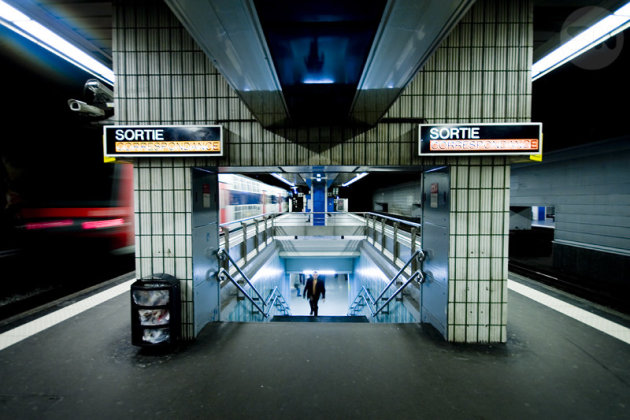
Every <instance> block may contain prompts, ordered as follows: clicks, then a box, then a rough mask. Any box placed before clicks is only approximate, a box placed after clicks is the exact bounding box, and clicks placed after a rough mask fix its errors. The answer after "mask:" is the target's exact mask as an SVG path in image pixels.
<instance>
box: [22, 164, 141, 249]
mask: <svg viewBox="0 0 630 420" xmlns="http://www.w3.org/2000/svg"><path fill="white" fill-rule="evenodd" d="M72 168H74V169H77V167H76V166H72ZM57 172H58V173H56V174H54V175H53V174H51V175H50V176H49V177H48V178H49V179H48V180H46V179H41V178H42V177H40V176H38V177H37V179H38V181H34V180H31V181H30V182H29V183H28V184H30V185H29V188H28V189H27V190H26V193H25V194H24V196H23V200H24V202H23V203H22V205H21V206H20V210H19V213H18V220H17V221H16V223H17V226H18V227H19V228H21V229H20V230H21V231H22V232H23V233H24V235H22V237H21V239H22V240H23V242H24V243H22V244H21V247H22V248H23V249H26V248H34V247H37V248H38V249H49V250H50V251H51V252H64V250H65V252H77V251H78V252H81V253H92V254H95V253H99V252H107V253H110V254H114V255H128V254H133V253H134V228H133V218H134V214H133V167H132V166H131V165H129V164H120V165H118V164H117V165H112V164H107V165H102V167H95V168H91V169H90V170H89V172H78V173H82V174H84V176H85V177H81V176H76V173H72V172H68V173H64V172H63V171H62V170H59V171H57ZM43 178H46V177H43ZM38 185H40V187H37V186H38Z"/></svg>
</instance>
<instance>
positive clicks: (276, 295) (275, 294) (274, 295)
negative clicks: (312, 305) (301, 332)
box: [264, 287, 291, 318]
mask: <svg viewBox="0 0 630 420" xmlns="http://www.w3.org/2000/svg"><path fill="white" fill-rule="evenodd" d="M277 300H280V306H281V307H282V308H281V310H282V312H283V313H284V314H285V315H286V314H288V315H291V310H290V307H289V305H288V304H287V301H286V300H285V299H284V296H282V293H280V291H279V290H278V287H274V289H273V290H272V291H271V294H270V295H269V298H268V299H267V302H265V304H266V306H267V307H268V308H269V309H267V312H266V314H264V315H265V318H266V317H268V316H269V313H270V312H271V308H273V305H275V304H276V301H277Z"/></svg>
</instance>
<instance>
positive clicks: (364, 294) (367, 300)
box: [348, 286, 376, 316]
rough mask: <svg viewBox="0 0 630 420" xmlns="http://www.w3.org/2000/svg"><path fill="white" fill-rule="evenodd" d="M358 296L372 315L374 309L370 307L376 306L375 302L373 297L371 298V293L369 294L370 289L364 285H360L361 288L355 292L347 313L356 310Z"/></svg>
mask: <svg viewBox="0 0 630 420" xmlns="http://www.w3.org/2000/svg"><path fill="white" fill-rule="evenodd" d="M366 297H367V298H366ZM359 298H361V299H363V300H364V301H365V304H366V306H367V307H368V309H369V310H370V312H371V313H372V316H374V310H373V309H372V306H374V307H376V302H374V299H372V295H371V294H370V291H369V290H368V289H366V288H365V286H361V290H360V291H359V293H358V294H357V297H355V298H354V301H353V302H352V305H350V308H349V309H348V315H350V314H352V312H354V311H355V310H356V306H357V305H358V304H359V302H358V300H359Z"/></svg>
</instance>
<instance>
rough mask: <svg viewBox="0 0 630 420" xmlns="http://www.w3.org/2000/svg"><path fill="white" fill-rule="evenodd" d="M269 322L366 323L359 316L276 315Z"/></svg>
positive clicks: (364, 318) (366, 320) (362, 317)
mask: <svg viewBox="0 0 630 420" xmlns="http://www.w3.org/2000/svg"><path fill="white" fill-rule="evenodd" d="M271 322H357V323H367V322H370V321H368V319H367V317H365V316H363V315H361V316H329V315H322V316H308V315H276V316H274V317H273V318H271Z"/></svg>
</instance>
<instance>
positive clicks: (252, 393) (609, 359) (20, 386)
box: [0, 275, 630, 419]
mask: <svg viewBox="0 0 630 420" xmlns="http://www.w3.org/2000/svg"><path fill="white" fill-rule="evenodd" d="M510 278H511V279H512V282H511V283H512V286H511V287H510V289H511V290H510V293H509V308H508V310H509V321H508V335H509V337H508V340H507V343H506V344H500V345H479V344H475V345H456V344H452V343H447V342H445V341H444V340H443V339H442V338H441V337H440V336H439V335H438V334H435V333H434V332H433V331H432V330H431V329H430V327H424V326H421V325H419V324H365V323H339V322H335V323H325V322H270V323H213V324H209V325H207V326H206V327H205V328H204V330H203V331H202V332H201V334H200V336H199V337H198V339H197V340H196V341H194V342H192V343H188V344H181V345H179V346H178V347H177V348H175V349H174V351H171V352H157V353H156V352H149V351H147V350H145V349H140V348H138V347H134V346H132V345H131V337H130V334H131V329H130V299H129V294H128V292H127V293H126V292H124V288H125V287H126V284H127V283H122V284H121V285H119V286H118V287H119V289H118V290H119V292H118V295H117V296H114V297H112V298H109V297H106V298H104V302H103V303H101V304H98V305H96V306H94V307H93V308H91V309H86V310H84V311H83V312H81V313H79V314H78V315H75V316H72V317H70V318H68V319H66V320H64V321H62V322H60V323H58V324H56V325H54V326H52V327H50V328H47V329H45V330H43V331H41V332H39V333H37V334H34V335H32V336H31V337H29V338H26V339H24V340H22V341H20V342H17V343H15V344H13V345H10V346H8V347H6V348H4V349H3V350H1V351H0V378H2V382H1V384H2V385H1V390H0V418H6V419H8V418H11V419H69V418H77V419H87V418H90V419H100V418H117V419H127V418H129V419H130V418H158V417H159V418H171V419H176V418H187V419H188V418H211V419H215V418H216V419H241V418H260V419H297V418H326V419H337V418H338V419H342V418H343V419H347V418H362V419H365V418H374V419H376V418H378V419H383V418H395V419H422V418H426V419H429V418H430V419H436V418H448V419H481V418H483V419H508V418H509V419H531V418H554V419H594V418H597V419H623V418H626V419H627V418H629V417H630V344H628V342H624V341H623V340H620V339H617V338H614V337H612V336H610V335H608V334H606V333H603V332H601V331H598V330H597V329H595V328H592V327H590V326H587V325H585V324H583V323H582V322H579V321H577V320H575V319H573V318H571V317H569V316H567V315H565V314H561V313H559V312H557V311H556V310H553V309H551V308H549V307H547V306H545V305H543V304H541V303H538V302H536V301H534V300H531V299H530V298H527V297H525V296H523V295H522V294H520V292H519V293H517V292H515V291H514V289H515V288H518V287H522V286H528V287H536V286H534V285H532V284H530V283H529V282H527V280H526V279H520V280H519V282H518V283H517V282H515V281H514V279H515V278H516V276H514V275H511V276H510ZM121 287H122V289H120V288H121ZM120 290H123V291H122V292H120ZM519 290H520V289H519ZM540 291H542V292H544V293H545V294H546V295H547V296H549V294H551V295H553V298H555V299H560V300H562V301H568V302H569V303H571V304H572V305H573V306H572V308H581V310H586V311H587V312H588V313H594V312H596V313H599V314H600V315H601V314H603V312H602V311H600V310H598V309H596V308H593V307H591V306H589V305H588V303H586V302H584V301H577V300H576V299H573V298H571V297H568V296H566V295H564V294H560V293H559V292H554V291H551V290H549V289H541V290H540ZM114 294H115V293H114ZM92 298H94V297H91V298H90V299H92ZM75 300H76V299H75ZM70 303H74V304H80V303H81V302H78V303H75V302H65V303H60V304H59V307H60V308H62V307H69V306H71V305H70ZM576 310H580V309H576ZM46 316H47V317H51V316H52V317H54V316H55V313H51V314H48V315H46ZM29 321H30V320H29ZM615 321H617V322H618V323H620V325H618V327H619V328H620V329H621V330H624V329H626V330H627V327H628V320H627V319H624V318H616V319H615ZM33 322H37V319H34V320H33ZM623 324H625V326H624V325H623ZM9 327H10V326H5V327H4V328H3V330H4V332H3V333H2V336H3V337H2V339H3V340H5V339H6V337H7V335H10V334H11V330H7V328H9ZM33 328H35V327H33ZM624 331H625V330H624ZM626 341H627V340H626Z"/></svg>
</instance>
